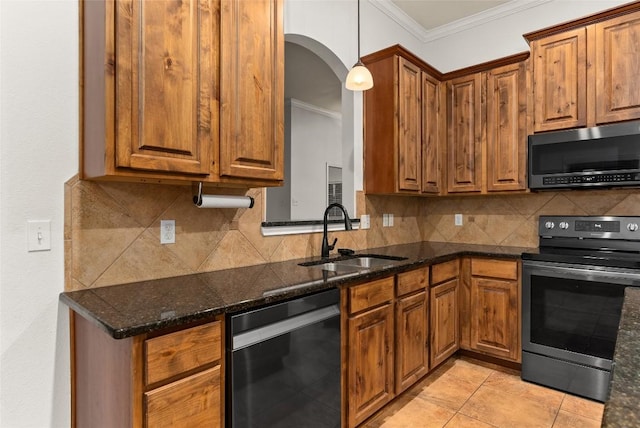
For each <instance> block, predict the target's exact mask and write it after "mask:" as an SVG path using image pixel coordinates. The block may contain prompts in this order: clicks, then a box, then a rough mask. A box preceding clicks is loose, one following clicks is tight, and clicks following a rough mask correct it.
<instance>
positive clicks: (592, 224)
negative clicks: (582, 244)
mask: <svg viewBox="0 0 640 428" xmlns="http://www.w3.org/2000/svg"><path fill="white" fill-rule="evenodd" d="M639 225H640V217H631V216H628V217H618V216H606V217H600V216H541V217H540V219H539V224H538V231H539V235H540V237H545V238H577V239H586V238H594V239H619V240H628V241H640V226H639Z"/></svg>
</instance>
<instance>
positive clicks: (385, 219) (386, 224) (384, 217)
mask: <svg viewBox="0 0 640 428" xmlns="http://www.w3.org/2000/svg"><path fill="white" fill-rule="evenodd" d="M382 227H389V214H382Z"/></svg>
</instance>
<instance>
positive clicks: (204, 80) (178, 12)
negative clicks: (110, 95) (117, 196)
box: [103, 0, 219, 175]
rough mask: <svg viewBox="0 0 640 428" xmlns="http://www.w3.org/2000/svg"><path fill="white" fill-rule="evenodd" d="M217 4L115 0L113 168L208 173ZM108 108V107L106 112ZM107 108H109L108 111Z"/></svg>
mask: <svg viewBox="0 0 640 428" xmlns="http://www.w3.org/2000/svg"><path fill="white" fill-rule="evenodd" d="M218 4H219V0H167V1H143V0H122V1H118V2H117V4H116V9H115V20H116V42H115V43H116V72H115V75H116V88H115V93H116V100H115V107H114V108H115V112H116V121H115V123H116V139H115V142H116V143H115V153H112V152H111V150H113V148H112V147H111V146H107V152H106V156H107V157H109V156H114V157H115V165H116V167H125V168H132V169H137V170H147V171H168V172H175V173H189V174H202V175H205V174H209V172H210V171H211V166H210V161H211V153H212V149H213V148H214V147H217V143H218V139H217V135H218V121H217V117H218V116H217V115H216V112H217V109H218V103H217V99H216V95H217V90H218V88H217V85H218V75H217V67H218V65H217V58H216V52H217V45H218V42H219V39H218V36H217V34H216V33H215V29H216V28H217V21H216V20H217V15H218V13H217V10H218ZM103 108H104V107H103ZM107 108H109V106H107Z"/></svg>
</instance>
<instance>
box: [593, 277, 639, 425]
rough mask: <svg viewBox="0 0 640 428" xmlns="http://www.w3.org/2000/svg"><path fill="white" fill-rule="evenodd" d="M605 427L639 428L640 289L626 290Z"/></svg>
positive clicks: (605, 414) (606, 408) (631, 288)
mask: <svg viewBox="0 0 640 428" xmlns="http://www.w3.org/2000/svg"><path fill="white" fill-rule="evenodd" d="M624 297H625V298H624V304H623V306H622V316H621V318H620V325H619V327H618V339H617V340H616V348H615V353H614V355H613V368H612V372H611V382H610V383H609V398H608V400H607V402H606V403H605V406H604V415H603V420H602V427H604V428H618V427H620V428H622V427H637V426H640V412H638V409H640V371H638V367H640V355H639V354H638V349H640V288H637V287H627V288H626V289H625V296H624Z"/></svg>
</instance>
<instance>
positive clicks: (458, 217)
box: [453, 214, 462, 226]
mask: <svg viewBox="0 0 640 428" xmlns="http://www.w3.org/2000/svg"><path fill="white" fill-rule="evenodd" d="M453 221H454V224H455V225H456V226H462V214H455V215H454V220H453Z"/></svg>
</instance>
